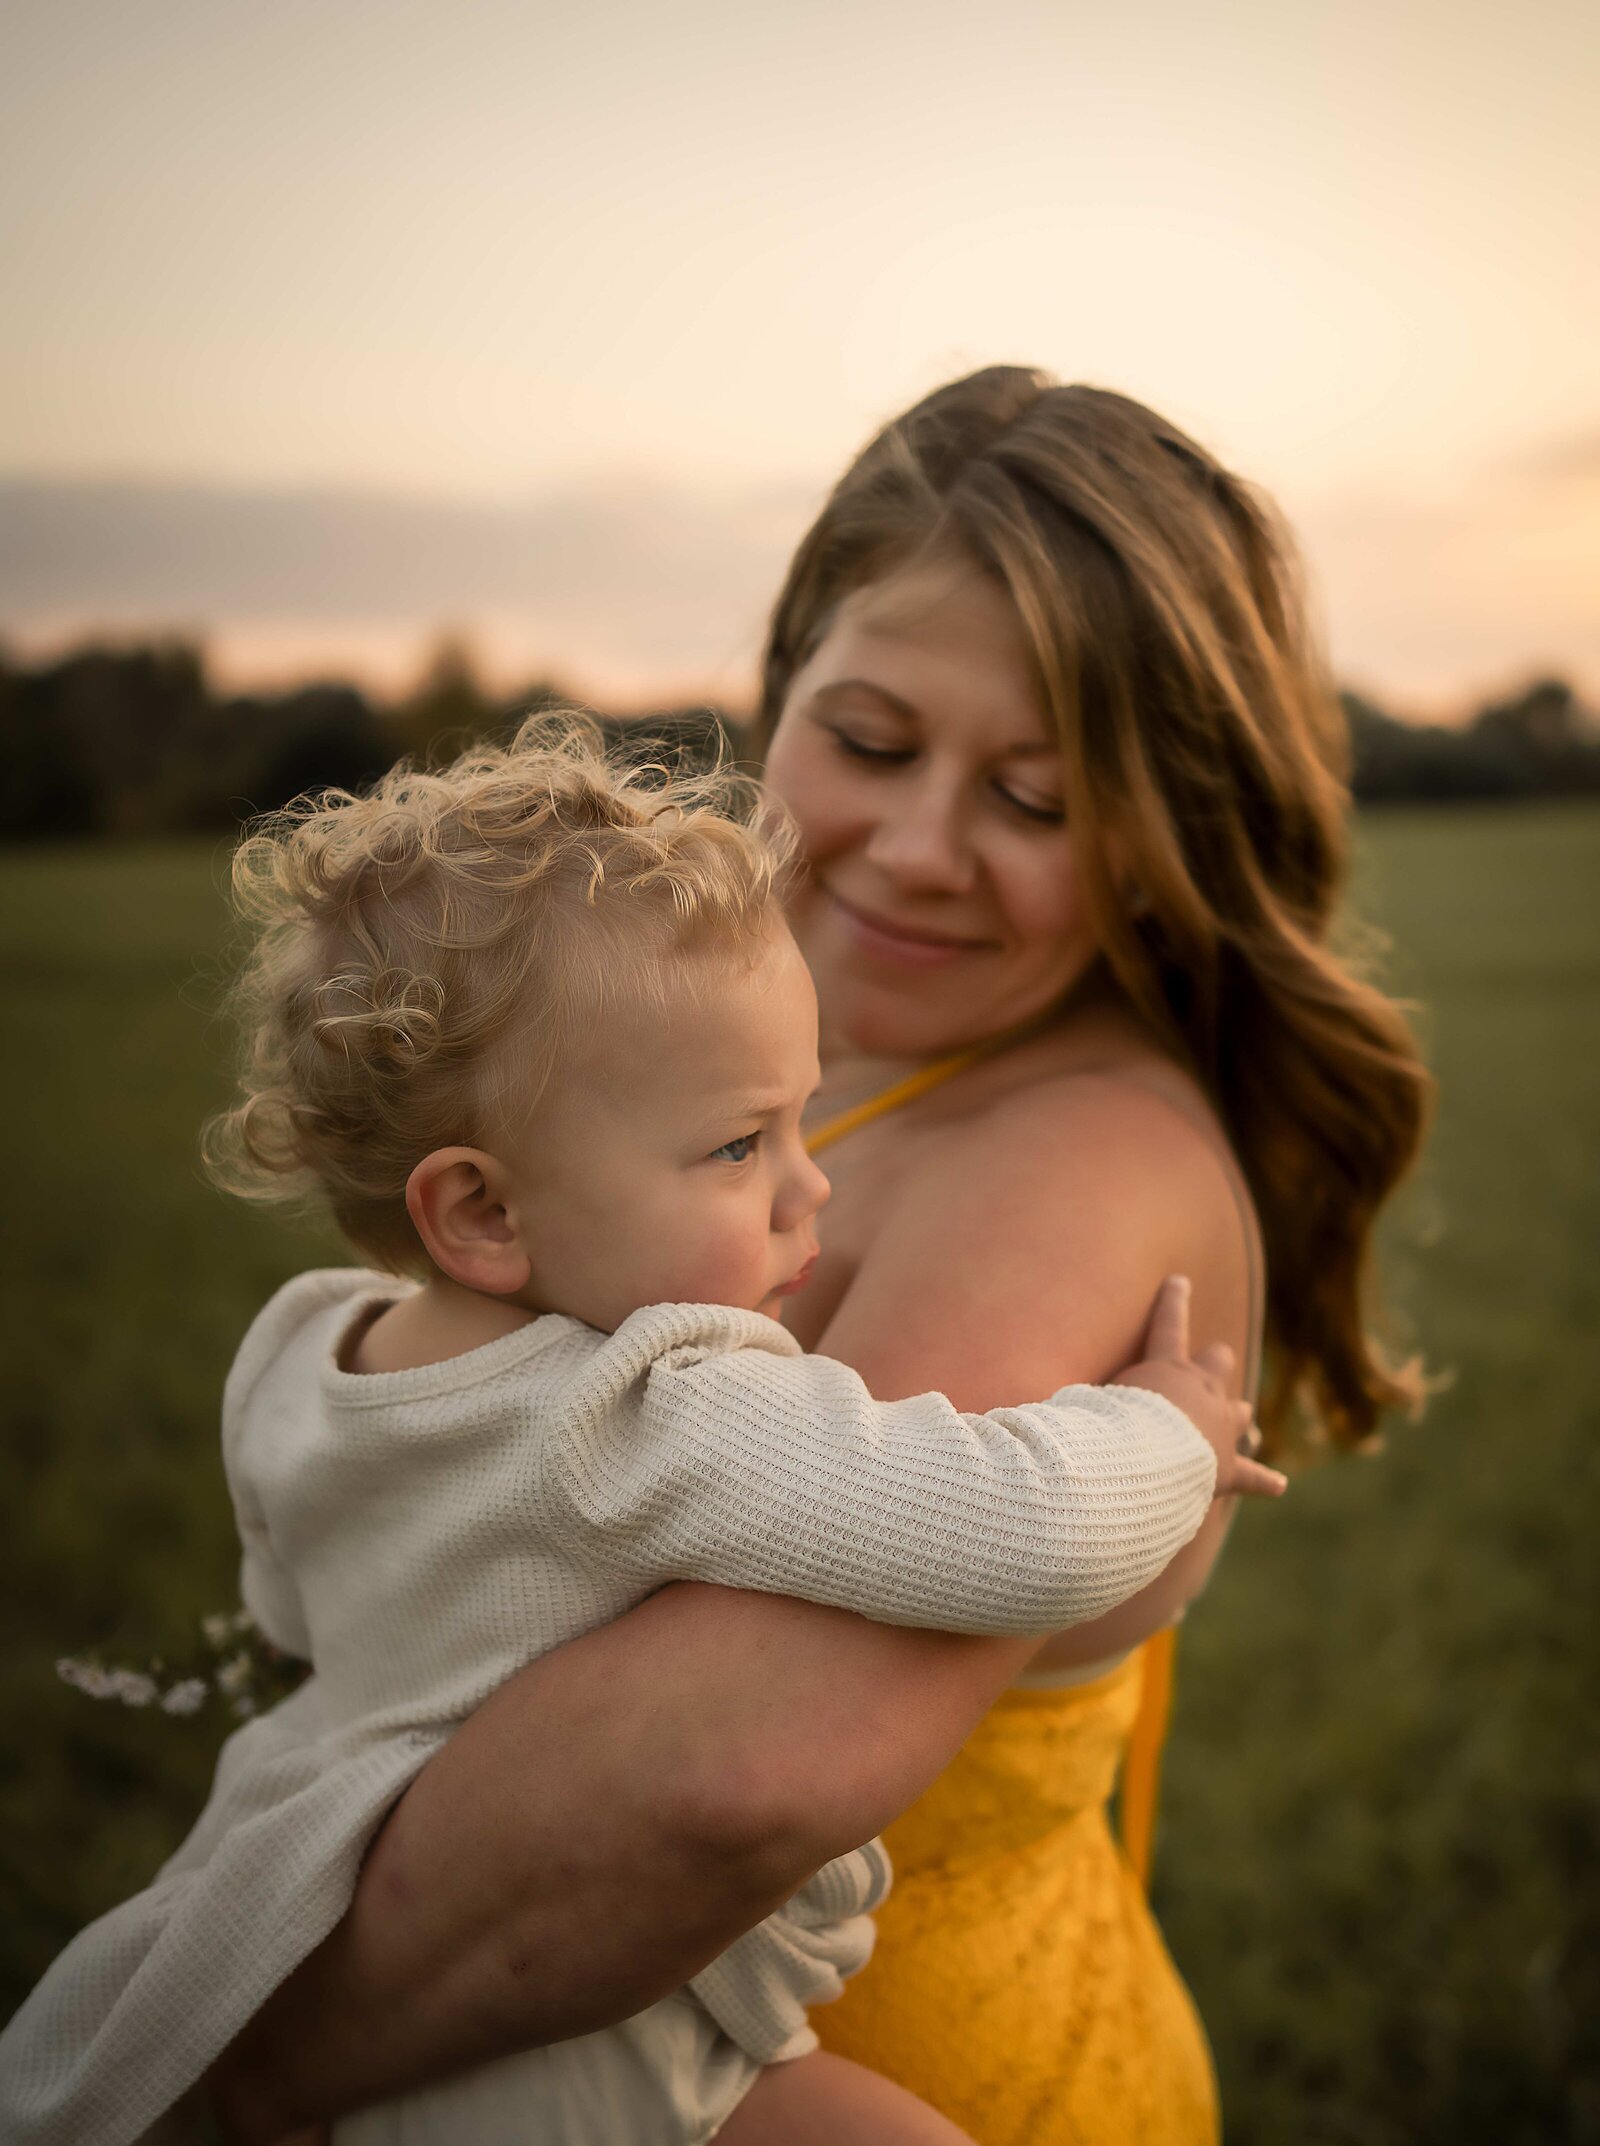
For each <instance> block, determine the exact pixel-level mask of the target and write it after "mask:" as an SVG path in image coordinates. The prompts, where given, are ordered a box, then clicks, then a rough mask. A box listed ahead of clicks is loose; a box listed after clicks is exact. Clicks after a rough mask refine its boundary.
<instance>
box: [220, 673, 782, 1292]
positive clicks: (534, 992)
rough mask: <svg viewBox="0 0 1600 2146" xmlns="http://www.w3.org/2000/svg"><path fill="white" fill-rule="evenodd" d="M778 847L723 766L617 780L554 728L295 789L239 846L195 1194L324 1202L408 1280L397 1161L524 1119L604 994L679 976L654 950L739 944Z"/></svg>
mask: <svg viewBox="0 0 1600 2146" xmlns="http://www.w3.org/2000/svg"><path fill="white" fill-rule="evenodd" d="M792 856H793V845H792V838H791V836H790V833H789V830H788V828H787V825H786V824H785V823H784V822H783V821H782V820H781V819H780V818H779V817H778V816H777V815H775V814H774V813H773V812H772V811H771V810H770V808H768V807H767V806H765V805H764V804H763V803H762V802H761V800H760V794H759V792H758V791H757V790H756V788H755V786H754V785H753V784H751V783H749V782H748V781H746V780H744V779H743V778H741V777H739V776H738V775H737V774H735V773H734V772H733V771H732V770H731V769H729V768H728V767H727V766H726V765H720V764H719V765H718V766H717V767H715V768H714V769H712V770H711V771H710V772H709V773H701V774H686V773H683V772H681V771H678V772H674V771H671V770H669V769H667V768H665V767H662V766H659V765H658V766H639V765H637V764H632V765H630V764H628V763H627V762H625V761H624V760H622V759H621V758H619V757H618V756H616V755H615V754H608V753H607V752H606V750H605V747H604V745H603V742H602V739H601V736H600V732H599V729H598V726H597V725H596V724H595V723H594V722H593V721H592V720H591V719H589V718H586V717H584V716H581V715H577V714H573V713H558V714H555V715H541V716H537V717H534V718H532V719H531V720H530V721H529V722H527V723H525V724H524V725H523V727H522V729H521V730H520V731H519V732H518V734H517V736H516V738H515V740H514V741H513V743H512V744H511V745H509V746H503V747H489V746H485V747H479V748H477V749H475V750H473V751H471V752H468V753H466V754H464V755H463V756H462V757H461V758H460V759H459V760H457V761H456V762H455V763H454V765H453V766H451V767H448V768H446V769H445V770H444V771H443V772H442V773H424V772H421V771H419V770H417V769H415V768H412V767H410V766H408V765H406V764H404V763H402V764H401V765H400V766H398V767H396V768H394V769H393V770H391V772H390V773H389V774H388V775H387V776H385V777H384V779H383V780H382V781H381V782H380V783H379V784H378V785H377V787H376V788H375V789H374V790H373V791H372V792H371V793H370V795H367V796H353V795H351V794H350V793H349V792H348V791H341V790H330V791H326V792H324V793H322V794H321V795H318V796H312V797H306V798H301V799H298V800H297V801H296V802H295V803H294V804H292V805H289V806H288V807H286V808H285V809H284V810H283V811H282V812H279V813H275V814H273V815H271V816H270V817H268V818H266V819H264V820H262V821H261V822H258V823H257V824H256V826H255V827H254V828H253V829H252V831H251V832H250V833H249V834H248V835H247V836H246V838H245V839H244V840H243V841H242V842H241V843H240V845H239V847H238V849H237V850H236V851H235V853H234V859H233V890H234V898H235V903H236V906H237V908H238V910H239V912H240V914H241V916H242V917H243V919H244V920H245V921H246V923H247V925H248V927H249V928H250V930H251V933H252V944H251V948H250V952H249V954H248V957H247V959H246V960H245V962H244V965H243V967H242V969H241V971H240V973H239V976H238V979H237V981H236V983H235V984H234V986H233V988H232V991H231V993H230V997H229V1004H230V1010H231V1011H232V1013H233V1015H234V1017H235V1019H236V1021H237V1024H238V1029H239V1033H240V1040H241V1043H242V1045H243V1050H242V1059H243V1066H242V1074H241V1080H240V1096H239V1100H238V1101H237V1102H236V1103H235V1104H234V1105H233V1107H232V1108H231V1109H228V1110H225V1111H222V1112H220V1113H219V1114H218V1115H217V1116H216V1117H214V1118H213V1119H211V1121H210V1122H209V1123H208V1125H207V1126H206V1128H205V1132H204V1134H203V1136H202V1143H201V1152H202V1154H203V1156H204V1158H205V1162H206V1166H207V1168H208V1170H209V1172H210V1174H211V1176H212V1178H213V1180H214V1181H215V1182H216V1183H217V1184H219V1185H220V1186H222V1187H223V1188H224V1189H225V1190H227V1191H230V1192H235V1193H238V1194H240V1195H241V1196H242V1197H244V1198H246V1199H253V1200H267V1201H283V1202H294V1203H306V1202H309V1203H310V1204H312V1205H318V1204H320V1205H323V1206H325V1207H326V1209H327V1210H328V1211H329V1212H330V1213H331V1214H332V1217H333V1219H334V1221H335V1222H336V1223H337V1224H338V1226H339V1228H340V1229H341V1230H342V1232H343V1233H344V1235H345V1236H346V1237H347V1238H348V1239H349V1240H350V1242H351V1244H352V1245H354V1246H355V1247H356V1248H357V1249H358V1250H359V1251H361V1252H362V1253H363V1254H365V1255H366V1256H368V1257H370V1258H374V1259H376V1260H377V1261H378V1262H379V1263H380V1264H381V1265H383V1266H385V1267H388V1268H391V1269H393V1270H395V1271H397V1272H407V1271H413V1272H414V1271H416V1270H417V1269H418V1268H420V1267H421V1266H423V1265H424V1264H425V1262H424V1259H423V1255H422V1251H421V1247H420V1245H419V1243H418V1240H417V1237H416V1234H415V1231H414V1230H413V1228H412V1225H411V1221H410V1217H409V1216H408V1214H407V1212H406V1203H405V1190H406V1181H407V1179H408V1178H409V1176H410V1174H411V1172H412V1170H413V1169H414V1168H415V1166H416V1165H417V1163H418V1162H420V1161H421V1160H422V1158H423V1157H424V1156H425V1155H428V1154H431V1153H432V1152H433V1150H434V1149H436V1148H440V1147H450V1146H455V1145H463V1146H481V1145H485V1144H487V1143H488V1142H490V1141H492V1140H493V1139H494V1138H495V1137H496V1135H497V1134H499V1133H503V1132H505V1131H506V1130H508V1129H510V1128H511V1127H513V1126H514V1125H516V1124H518V1123H521V1122H524V1121H525V1119H526V1116H527V1114H528V1113H529V1112H530V1111H531V1110H532V1109H533V1107H534V1105H535V1104H536V1103H537V1101H538V1098H539V1096H540V1094H541V1093H542V1092H543V1090H544V1088H545V1085H546V1084H547V1082H548V1081H549V1079H550V1076H551V1073H552V1071H553V1069H554V1068H555V1066H556V1064H557V1063H558V1061H559V1060H560V1057H561V1055H562V1052H563V1050H564V1049H565V1048H566V1047H567V1046H568V1045H569V1044H570V1043H571V1042H572V1040H573V1039H574V1037H575V1035H576V1034H577V1033H578V1032H579V1030H580V1028H586V1027H587V1026H588V1025H590V1024H592V1023H593V1021H594V1020H595V1019H596V1018H597V1017H599V1016H600V1015H602V1014H603V1012H604V1010H605V1008H606V1006H607V1005H608V1004H615V1003H617V1002H618V1001H619V1000H624V999H625V1000H627V1001H628V1002H630V1003H633V1002H636V1001H637V1000H638V999H639V997H640V996H641V995H643V996H645V997H647V998H651V999H654V1000H656V1001H658V1002H664V1001H665V999H666V998H667V996H668V995H669V993H671V992H674V991H677V990H681V989H683V988H685V987H686V983H685V979H686V976H687V975H688V974H689V973H691V972H689V971H686V969H685V965H684V964H683V963H681V962H679V961H674V960H673V959H671V958H670V957H672V956H673V955H674V954H677V953H681V952H687V951H689V950H691V949H697V948H700V947H702V946H705V945H708V944H717V943H724V944H727V945H729V946H730V947H737V946H740V945H743V946H744V947H746V948H747V949H748V948H751V947H753V946H754V945H755V944H757V943H759V940H760V938H761V936H762V934H763V933H764V931H765V930H766V929H767V928H768V927H769V926H770V923H771V920H772V915H773V910H774V904H775V903H776V901H777V900H778V899H779V898H780V896H781V893H782V888H783V882H784V879H785V877H786V874H787V872H788V870H789V868H790V863H791V859H792Z"/></svg>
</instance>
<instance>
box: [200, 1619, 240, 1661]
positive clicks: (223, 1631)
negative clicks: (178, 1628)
mask: <svg viewBox="0 0 1600 2146" xmlns="http://www.w3.org/2000/svg"><path fill="white" fill-rule="evenodd" d="M200 1629H201V1631H202V1632H203V1633H204V1634H205V1638H206V1645H207V1646H208V1647H215V1648H216V1650H217V1652H218V1653H219V1654H220V1653H221V1652H222V1650H223V1648H224V1647H225V1646H226V1645H227V1644H228V1641H229V1640H230V1639H231V1638H232V1637H233V1619H232V1618H231V1617H230V1616H229V1615H228V1613H227V1611H226V1610H213V1611H212V1612H211V1615H210V1616H209V1617H202V1618H201V1620H200Z"/></svg>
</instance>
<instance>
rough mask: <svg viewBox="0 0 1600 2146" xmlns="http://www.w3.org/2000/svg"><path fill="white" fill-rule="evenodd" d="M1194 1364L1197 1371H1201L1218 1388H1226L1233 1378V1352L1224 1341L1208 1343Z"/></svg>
mask: <svg viewBox="0 0 1600 2146" xmlns="http://www.w3.org/2000/svg"><path fill="white" fill-rule="evenodd" d="M1194 1362H1195V1369H1196V1370H1197V1371H1203V1372H1204V1373H1205V1375H1206V1377H1207V1378H1212V1379H1215V1380H1216V1382H1217V1384H1218V1385H1219V1386H1226V1385H1227V1383H1228V1381H1229V1380H1230V1379H1231V1378H1232V1377H1233V1351H1232V1349H1230V1348H1229V1347H1228V1344H1227V1343H1226V1342H1225V1341H1213V1342H1210V1343H1208V1344H1207V1346H1206V1347H1205V1348H1203V1349H1202V1350H1201V1351H1200V1353H1199V1355H1198V1356H1197V1357H1196V1358H1195V1360H1194Z"/></svg>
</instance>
